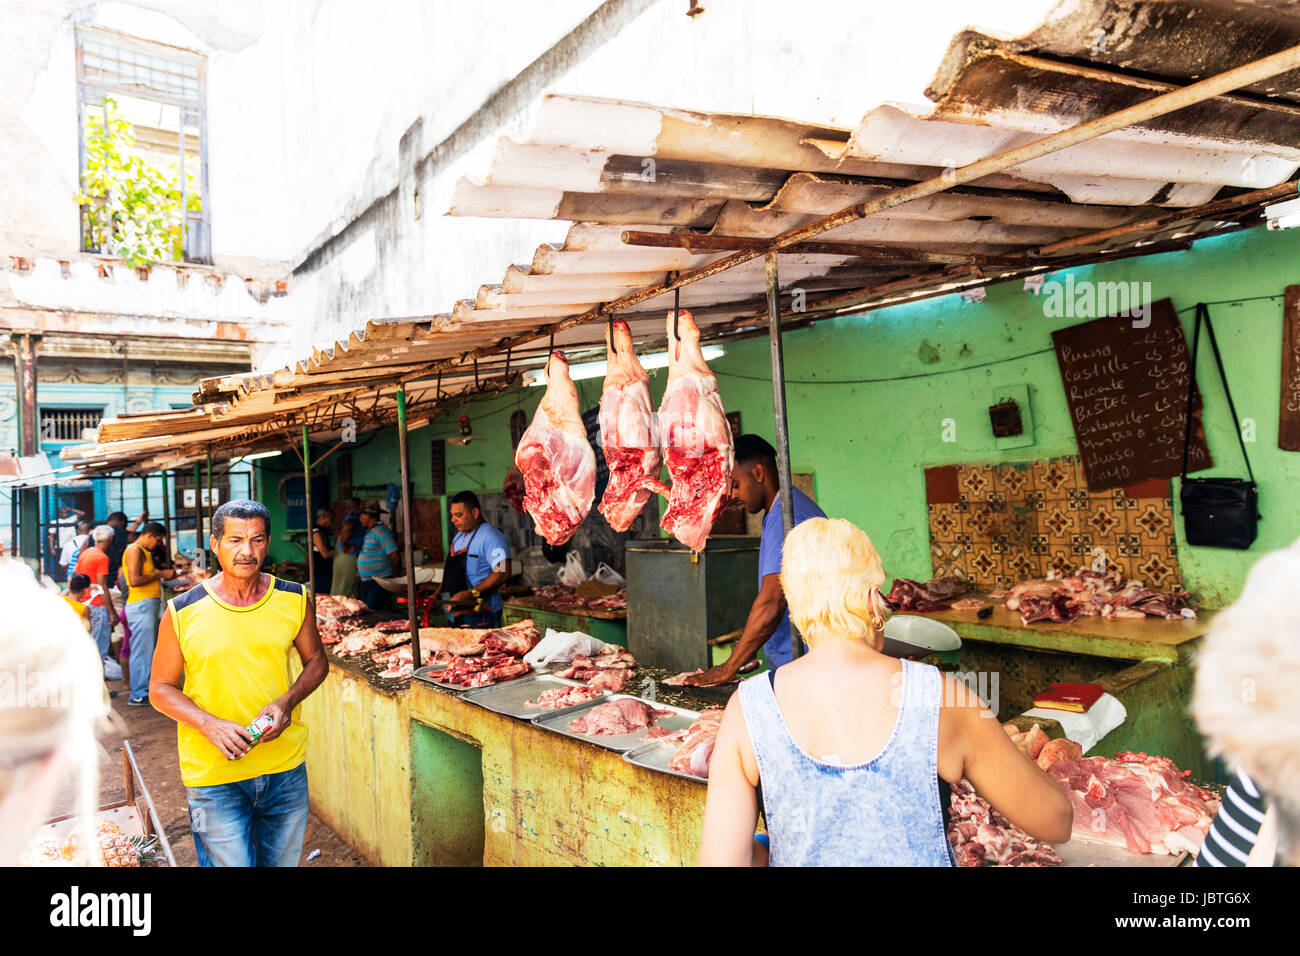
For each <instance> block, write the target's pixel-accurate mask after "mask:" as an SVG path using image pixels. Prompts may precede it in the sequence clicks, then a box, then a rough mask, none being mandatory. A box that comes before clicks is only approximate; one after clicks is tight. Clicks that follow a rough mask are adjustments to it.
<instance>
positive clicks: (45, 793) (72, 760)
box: [0, 558, 108, 867]
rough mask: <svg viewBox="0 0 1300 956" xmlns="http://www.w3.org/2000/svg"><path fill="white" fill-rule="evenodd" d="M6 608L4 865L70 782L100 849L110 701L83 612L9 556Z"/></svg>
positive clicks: (1, 591) (1, 735) (83, 831)
mask: <svg viewBox="0 0 1300 956" xmlns="http://www.w3.org/2000/svg"><path fill="white" fill-rule="evenodd" d="M0 604H2V605H3V606H4V608H5V614H4V616H3V618H2V619H0V688H3V689H4V692H3V693H0V867H7V866H14V865H15V864H16V863H18V861H19V859H20V858H21V856H22V855H23V853H24V852H26V851H27V850H29V849H30V848H31V844H32V842H33V840H34V838H35V836H36V832H37V829H38V828H39V827H40V825H41V823H42V822H43V821H44V820H45V819H46V818H47V817H49V816H50V815H51V813H52V807H53V805H54V801H55V799H56V798H57V796H58V794H59V792H60V790H61V789H62V788H63V787H64V786H65V785H66V784H67V783H68V781H69V780H70V779H73V780H75V781H76V785H77V788H76V795H77V809H78V821H79V822H78V830H79V833H80V839H81V845H82V846H87V847H95V846H97V845H98V844H97V841H96V840H95V838H94V835H93V831H92V829H91V827H92V825H93V823H94V809H95V804H96V802H97V799H98V793H99V763H98V744H97V743H96V742H95V731H96V728H97V727H98V725H99V722H100V721H101V720H102V719H103V718H104V717H105V716H107V714H108V702H107V698H106V696H105V695H104V684H103V680H102V677H101V671H100V666H99V660H98V657H97V656H96V654H95V648H94V646H93V645H92V644H91V643H90V642H89V641H87V640H86V633H85V631H84V630H83V629H82V627H81V625H80V624H79V623H78V621H77V615H76V614H75V613H73V611H72V609H71V608H70V607H68V605H67V604H66V603H65V602H64V601H63V600H62V599H61V598H60V597H59V596H58V595H57V594H54V593H52V592H50V591H47V590H46V589H44V588H42V587H41V586H40V585H38V584H37V583H36V581H35V580H34V578H33V577H32V573H31V571H30V570H29V569H28V568H26V567H25V566H23V565H22V564H20V563H19V562H17V561H13V560H11V559H7V558H0ZM89 862H94V861H89Z"/></svg>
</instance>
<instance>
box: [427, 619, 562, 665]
mask: <svg viewBox="0 0 1300 956" xmlns="http://www.w3.org/2000/svg"><path fill="white" fill-rule="evenodd" d="M423 639H424V638H423V633H421V640H423ZM541 639H542V635H541V633H540V632H539V631H538V630H537V626H536V625H535V624H533V619H532V618H529V619H528V620H526V621H519V622H518V623H516V624H507V625H506V626H505V627H498V628H495V629H493V630H489V631H485V632H483V637H482V641H483V647H484V648H486V649H487V650H488V651H489V652H494V651H495V652H497V653H502V654H514V655H515V656H516V657H523V656H524V655H525V654H527V653H528V652H529V651H531V650H532V649H533V648H534V647H536V646H537V642H538V641H540V640H541Z"/></svg>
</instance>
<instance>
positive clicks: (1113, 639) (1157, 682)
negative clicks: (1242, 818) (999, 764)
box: [902, 594, 1216, 780]
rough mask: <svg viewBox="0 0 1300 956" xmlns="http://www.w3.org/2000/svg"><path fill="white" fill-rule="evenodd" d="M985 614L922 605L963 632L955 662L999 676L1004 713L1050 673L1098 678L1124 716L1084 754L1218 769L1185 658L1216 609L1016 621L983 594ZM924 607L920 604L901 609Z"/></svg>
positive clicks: (1028, 698) (1008, 715)
mask: <svg viewBox="0 0 1300 956" xmlns="http://www.w3.org/2000/svg"><path fill="white" fill-rule="evenodd" d="M970 597H972V598H974V599H977V600H984V601H987V602H988V603H989V605H990V606H991V609H992V613H991V614H990V613H987V612H988V610H989V608H987V607H986V608H985V609H984V610H985V615H986V616H985V617H983V618H981V617H979V613H980V612H978V611H974V610H969V611H959V610H954V609H952V608H945V609H943V610H938V611H928V612H923V613H924V616H926V617H928V618H931V619H933V620H937V621H941V622H943V623H944V624H947V625H948V626H950V627H951V628H953V629H954V630H955V631H956V632H957V633H958V634H959V635H960V636H961V638H962V648H961V650H960V652H959V659H958V664H957V667H958V669H959V670H960V671H962V672H966V673H989V674H996V675H997V676H998V682H997V687H996V693H995V694H994V696H995V697H996V698H997V701H996V703H995V706H996V709H997V713H998V716H999V718H1000V719H1002V720H1012V719H1013V718H1016V716H1017V715H1019V714H1021V713H1023V712H1024V711H1027V710H1030V709H1031V708H1032V707H1033V696H1034V695H1035V694H1036V693H1039V692H1041V691H1045V690H1047V689H1048V687H1049V685H1050V684H1051V683H1053V682H1095V683H1098V684H1101V685H1102V687H1103V688H1104V689H1105V691H1106V692H1107V693H1109V694H1112V695H1113V696H1114V697H1115V698H1116V699H1118V700H1119V702H1120V703H1121V704H1123V705H1124V708H1125V711H1126V712H1127V714H1126V717H1125V720H1124V723H1123V724H1121V725H1120V726H1119V727H1116V728H1115V729H1114V730H1112V731H1110V732H1109V733H1107V734H1106V736H1104V737H1103V738H1102V739H1101V740H1100V741H1099V742H1098V743H1097V744H1096V745H1095V747H1094V748H1093V749H1091V750H1090V751H1089V752H1090V753H1091V754H1102V755H1109V754H1113V753H1118V752H1122V751H1126V750H1132V751H1145V752H1147V753H1158V754H1162V755H1164V756H1167V757H1169V758H1171V759H1172V760H1173V761H1174V762H1175V763H1177V764H1178V766H1179V767H1181V768H1183V769H1184V770H1190V771H1191V773H1192V776H1193V777H1194V778H1196V779H1198V780H1213V779H1215V777H1216V772H1215V768H1214V766H1213V764H1212V762H1211V761H1210V760H1209V758H1208V757H1207V756H1206V754H1205V753H1204V751H1203V750H1202V749H1201V745H1200V737H1199V735H1198V734H1197V732H1196V727H1195V724H1194V722H1193V721H1192V719H1191V716H1190V715H1189V713H1188V709H1187V707H1188V702H1189V700H1190V696H1191V689H1192V681H1193V671H1192V667H1191V658H1192V656H1193V654H1194V653H1195V649H1196V647H1197V646H1199V643H1200V638H1201V637H1202V636H1203V635H1204V634H1205V633H1206V631H1208V630H1209V627H1210V622H1211V621H1212V620H1213V619H1214V613H1215V612H1214V611H1208V610H1202V611H1198V612H1197V616H1196V618H1195V619H1184V620H1178V621H1170V620H1165V619H1163V618H1156V617H1148V618H1145V619H1143V620H1135V619H1109V618H1103V617H1080V618H1078V619H1077V620H1075V621H1074V622H1073V623H1070V624H1061V623H1052V622H1048V621H1039V622H1034V623H1032V624H1023V623H1021V620H1020V616H1019V615H1018V614H1016V613H1015V612H1013V611H1009V610H1007V609H1006V608H1004V607H1002V606H1001V603H1000V602H998V601H990V600H989V599H988V598H987V596H985V595H981V594H974V595H970ZM902 613H909V614H912V613H922V612H914V611H908V612H902ZM1024 720H1025V722H1027V723H1028V722H1033V721H1037V722H1038V723H1040V724H1042V725H1043V727H1044V729H1045V730H1046V731H1047V732H1048V736H1052V737H1055V736H1059V735H1061V733H1062V731H1061V730H1060V727H1059V725H1058V724H1057V723H1056V722H1055V721H1052V720H1051V719H1050V718H1042V717H1035V718H1032V721H1031V720H1030V718H1025V719H1024Z"/></svg>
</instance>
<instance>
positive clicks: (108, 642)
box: [90, 607, 113, 657]
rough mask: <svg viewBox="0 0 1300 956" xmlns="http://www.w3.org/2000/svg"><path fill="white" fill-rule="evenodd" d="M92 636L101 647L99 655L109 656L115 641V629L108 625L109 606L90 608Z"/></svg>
mask: <svg viewBox="0 0 1300 956" xmlns="http://www.w3.org/2000/svg"><path fill="white" fill-rule="evenodd" d="M90 636H91V637H92V638H94V640H95V647H97V648H99V656H100V657H107V656H108V651H109V648H110V647H111V646H112V643H113V629H112V628H111V627H109V625H108V608H106V607H92V608H91V609H90Z"/></svg>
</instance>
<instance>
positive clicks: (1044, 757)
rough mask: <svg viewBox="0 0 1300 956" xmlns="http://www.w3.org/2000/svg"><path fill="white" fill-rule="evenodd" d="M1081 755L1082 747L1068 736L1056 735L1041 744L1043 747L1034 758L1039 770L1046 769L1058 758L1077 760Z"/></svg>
mask: <svg viewBox="0 0 1300 956" xmlns="http://www.w3.org/2000/svg"><path fill="white" fill-rule="evenodd" d="M1082 756H1083V748H1082V747H1080V746H1079V745H1078V744H1077V743H1075V742H1074V741H1073V740H1071V739H1070V738H1069V737H1057V738H1056V739H1055V740H1049V741H1048V742H1047V743H1045V744H1043V749H1042V750H1040V751H1039V752H1038V756H1037V757H1036V758H1034V763H1036V764H1038V767H1039V769H1040V770H1046V769H1047V768H1048V767H1050V766H1051V765H1052V764H1054V763H1056V761H1058V760H1078V759H1079V758H1080V757H1082Z"/></svg>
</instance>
